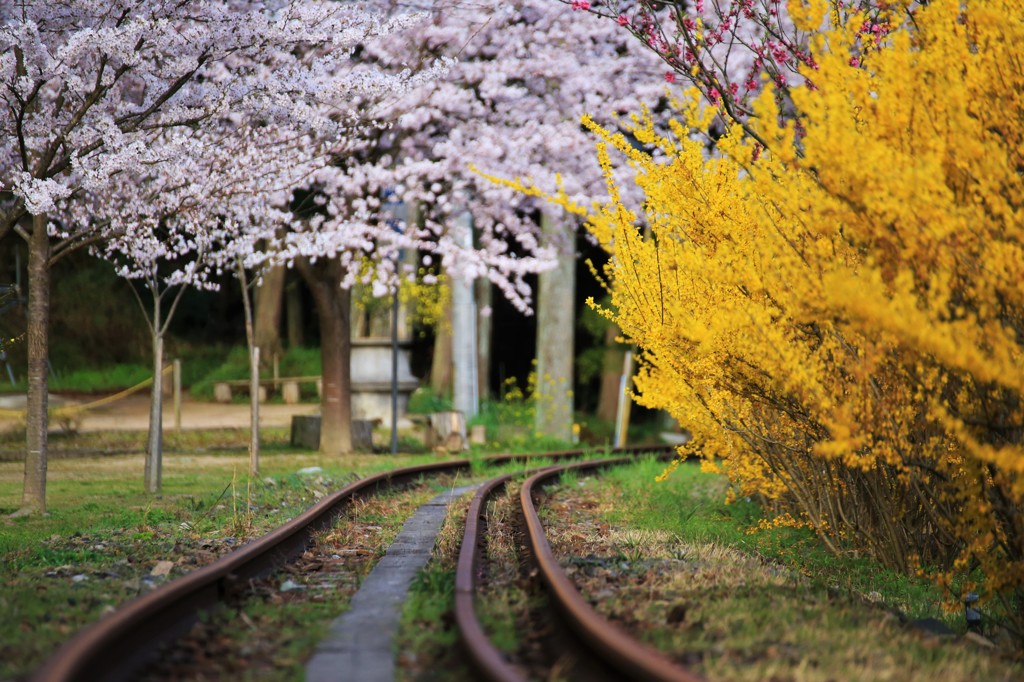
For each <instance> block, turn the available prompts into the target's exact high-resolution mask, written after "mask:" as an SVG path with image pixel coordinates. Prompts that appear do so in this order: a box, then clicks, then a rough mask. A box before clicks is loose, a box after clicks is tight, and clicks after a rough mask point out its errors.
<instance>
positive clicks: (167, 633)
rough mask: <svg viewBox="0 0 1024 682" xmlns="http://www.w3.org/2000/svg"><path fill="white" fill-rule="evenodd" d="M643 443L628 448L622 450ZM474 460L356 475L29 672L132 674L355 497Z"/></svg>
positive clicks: (69, 680) (53, 681) (56, 679)
mask: <svg viewBox="0 0 1024 682" xmlns="http://www.w3.org/2000/svg"><path fill="white" fill-rule="evenodd" d="M641 451H642V450H641V449H640V448H628V449H623V450H620V451H619V452H623V453H628V452H641ZM584 454H586V451H585V450H565V451H559V452H550V453H543V454H538V455H498V456H493V457H485V458H483V459H482V460H479V461H482V462H484V463H485V464H504V463H507V462H510V461H526V460H529V459H534V458H541V457H543V458H548V459H565V458H572V457H579V456H582V455H584ZM471 466H472V463H471V461H470V460H468V459H458V460H450V461H446V462H436V463H430V464H423V465H418V466H411V467H404V468H401V469H394V470H391V471H387V472H384V473H380V474H376V475H374V476H370V477H367V478H365V479H362V480H359V481H356V482H354V483H352V484H350V485H348V486H346V487H344V488H342V489H341V490H339V491H337V492H335V493H333V494H331V495H329V496H327V497H325V498H324V499H323V500H321V501H320V502H319V503H317V504H316V505H314V506H313V507H311V508H310V509H308V510H307V511H306V512H304V513H302V514H300V515H299V516H297V517H296V518H294V519H292V520H291V521H289V522H288V523H286V524H284V525H283V526H281V527H279V528H277V529H276V530H273V531H271V532H270V533H267V534H266V535H264V536H263V537H261V538H259V539H258V540H255V541H254V542H252V543H250V544H248V545H245V546H244V547H240V548H239V549H237V550H235V551H233V552H231V553H230V554H227V555H225V556H223V557H221V558H220V559H218V560H217V561H215V562H213V563H212V564H210V565H208V566H205V567H203V568H200V569H197V570H195V571H193V572H191V573H189V574H187V575H185V576H183V577H181V578H178V579H177V580H174V581H172V582H170V583H168V584H166V585H164V586H163V587H161V588H159V589H156V590H154V591H152V592H150V593H148V594H146V595H144V596H142V597H139V598H137V599H134V600H132V601H130V602H128V603H127V604H125V605H124V606H122V607H121V608H119V609H117V610H116V611H114V612H113V613H111V614H110V615H109V616H106V617H104V618H102V619H100V620H99V621H97V622H96V623H94V624H93V625H91V626H89V627H87V628H85V629H83V630H81V631H80V632H78V633H77V634H76V635H75V636H74V637H72V638H71V639H70V640H68V641H67V642H66V643H65V644H64V645H63V646H61V647H60V648H59V649H57V651H56V652H55V653H54V654H53V655H52V656H51V657H50V658H49V659H48V660H47V661H46V663H44V664H43V666H42V667H40V668H39V669H38V670H37V671H36V673H35V675H34V676H33V677H32V679H33V680H34V681H35V682H79V681H80V682H93V681H95V680H120V679H128V678H130V677H131V675H132V674H133V673H134V672H136V671H137V670H138V669H139V668H140V667H141V666H142V665H143V664H145V663H146V662H147V661H148V660H149V659H151V658H152V656H153V655H154V653H155V652H156V651H157V647H158V646H159V645H160V644H162V643H164V642H167V641H170V640H172V639H174V638H176V637H178V636H180V635H182V634H184V633H185V632H187V631H188V629H189V628H190V627H191V626H192V624H193V623H195V622H196V620H197V619H198V618H199V614H200V613H201V612H203V611H210V610H213V609H215V608H217V607H218V606H219V605H220V604H222V603H223V602H224V601H225V600H226V599H227V597H229V596H230V595H233V594H236V593H238V592H239V591H242V590H244V589H245V588H246V585H247V584H248V583H249V581H250V580H252V579H255V578H259V577H263V576H266V575H268V574H269V573H270V572H272V571H273V570H275V569H277V568H280V567H281V566H282V565H284V564H286V563H288V562H290V561H293V560H295V559H296V558H297V557H299V556H300V555H301V554H302V553H303V552H304V551H305V550H306V549H307V548H308V547H309V546H310V544H311V543H312V538H313V536H314V534H315V533H317V532H318V531H321V530H323V529H326V528H328V527H330V525H331V524H332V523H333V522H334V520H335V518H336V517H337V516H338V515H339V514H341V513H342V512H343V511H344V510H345V508H346V507H347V506H348V505H349V503H350V502H351V501H352V500H354V499H357V498H359V497H365V496H368V495H372V494H374V493H375V492H376V491H377V490H379V489H382V488H390V487H392V486H394V485H397V484H400V483H404V482H408V481H412V480H415V479H416V478H418V477H420V476H425V475H439V474H443V473H454V472H456V471H464V470H468V469H470V467H471Z"/></svg>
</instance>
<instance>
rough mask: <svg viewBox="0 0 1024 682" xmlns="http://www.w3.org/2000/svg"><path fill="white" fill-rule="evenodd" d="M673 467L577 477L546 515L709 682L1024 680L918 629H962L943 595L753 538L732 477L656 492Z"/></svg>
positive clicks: (612, 606) (681, 479) (806, 547)
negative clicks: (728, 497) (932, 623)
mask: <svg viewBox="0 0 1024 682" xmlns="http://www.w3.org/2000/svg"><path fill="white" fill-rule="evenodd" d="M662 468H663V465H662V464H661V463H659V462H656V461H645V462H642V463H640V464H637V465H634V466H629V467H620V468H617V469H614V470H612V471H610V472H608V473H607V474H606V475H605V476H604V477H601V478H594V479H589V480H585V481H582V480H581V481H578V482H576V483H575V484H574V485H573V486H572V487H569V486H565V487H563V488H562V489H561V491H560V492H559V493H558V494H556V495H555V496H553V497H552V498H551V499H550V500H549V501H548V502H546V503H545V505H544V507H543V513H544V515H545V516H546V517H547V518H548V524H549V537H551V538H552V545H553V546H554V548H555V551H556V554H559V555H561V556H563V557H564V562H565V564H566V565H567V568H568V570H569V571H570V573H572V574H573V575H574V578H575V579H576V581H577V583H578V584H580V585H581V586H582V588H581V589H582V590H583V592H584V594H585V595H587V596H588V597H589V598H590V599H591V600H592V601H593V602H594V603H595V604H597V607H598V609H599V610H600V611H602V613H604V614H605V615H606V616H608V617H610V618H612V619H613V620H616V621H618V622H620V623H621V624H623V625H624V626H626V627H627V628H628V629H631V630H633V631H635V632H637V633H639V635H640V636H641V637H642V638H644V639H646V640H647V641H649V642H650V643H651V644H653V645H655V646H656V647H657V648H660V649H662V650H664V651H666V652H671V655H672V656H673V657H675V658H676V659H677V660H680V661H682V662H684V663H686V664H688V665H691V666H694V667H695V668H696V669H697V670H698V671H700V672H701V673H702V674H704V675H706V676H707V677H708V678H709V679H711V680H763V679H799V680H828V679H901V680H914V679H918V680H931V679H935V680H974V679H991V680H999V679H1002V680H1010V679H1020V678H1021V676H1022V675H1024V665H1022V664H1021V663H1020V661H1018V662H1016V663H1013V662H1012V661H1010V660H1009V659H1007V658H1004V657H1002V656H1000V655H996V654H993V653H990V652H989V651H988V650H987V649H983V648H981V647H979V646H978V645H977V644H976V643H974V642H975V640H971V639H970V638H968V637H965V636H957V635H954V636H946V637H945V638H939V637H936V636H932V635H928V634H925V633H923V632H921V631H918V630H916V629H914V628H912V627H909V626H908V625H907V624H906V623H905V621H906V620H908V619H909V618H920V617H931V618H935V619H939V620H942V619H944V620H945V621H946V623H947V625H948V626H949V627H951V628H952V629H954V630H956V631H958V632H960V633H961V634H962V633H963V631H964V626H963V622H962V621H963V618H962V615H954V616H950V615H947V614H944V613H943V612H942V611H941V609H940V607H939V603H940V601H941V595H940V594H939V593H938V591H937V590H936V589H935V588H934V587H933V586H932V585H930V584H928V583H925V582H923V581H920V580H914V579H910V578H907V577H905V576H903V575H900V574H896V573H893V572H891V571H888V570H886V569H884V568H881V567H879V566H878V565H877V564H875V563H874V562H872V561H870V560H868V559H865V558H861V557H854V556H840V557H836V556H833V555H831V554H829V553H828V552H826V551H825V549H824V548H823V547H822V546H821V545H820V543H818V541H817V540H816V538H815V537H814V536H813V534H811V533H809V532H806V531H798V530H794V529H788V528H781V529H780V528H776V529H772V530H764V531H757V532H755V533H750V532H748V531H749V530H750V529H751V527H753V526H754V525H756V522H757V520H758V519H759V518H760V512H759V510H758V509H757V507H756V506H755V505H753V504H751V503H749V502H746V501H743V502H739V503H736V504H733V505H728V506H727V505H724V504H723V503H722V499H723V498H724V493H725V486H726V484H725V482H724V481H723V479H721V478H720V477H717V476H712V475H708V474H703V473H701V472H700V471H699V469H698V468H697V467H696V466H683V467H680V468H679V469H678V470H677V472H676V473H675V474H673V476H672V477H670V478H669V479H668V481H666V482H664V483H660V484H659V483H655V481H654V478H655V476H656V475H657V474H658V473H659V472H660V471H661V469H662ZM988 634H991V633H988ZM978 641H980V640H978ZM1003 653H1004V654H1010V652H1009V650H1006V651H1004V652H1003Z"/></svg>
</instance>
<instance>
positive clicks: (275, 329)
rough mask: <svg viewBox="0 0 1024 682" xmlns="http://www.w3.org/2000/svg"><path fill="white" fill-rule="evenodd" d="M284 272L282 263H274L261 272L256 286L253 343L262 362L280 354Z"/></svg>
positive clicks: (285, 271)
mask: <svg viewBox="0 0 1024 682" xmlns="http://www.w3.org/2000/svg"><path fill="white" fill-rule="evenodd" d="M286 274H287V270H286V269H285V267H284V266H283V265H276V266H274V267H272V268H270V269H269V270H267V271H266V272H265V273H263V281H262V282H260V285H259V286H258V287H257V288H256V313H255V315H253V317H252V320H253V328H254V330H255V337H256V340H255V343H254V345H256V346H259V348H260V352H261V355H262V356H263V361H264V362H270V361H272V360H273V358H274V357H275V356H277V357H280V356H281V308H282V307H283V306H282V303H283V300H284V280H285V275H286Z"/></svg>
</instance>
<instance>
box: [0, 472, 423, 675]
mask: <svg viewBox="0 0 1024 682" xmlns="http://www.w3.org/2000/svg"><path fill="white" fill-rule="evenodd" d="M436 459H437V458H436V456H400V457H381V456H352V457H349V458H340V459H339V458H325V457H321V456H320V455H318V454H311V453H295V452H291V453H264V456H263V457H262V458H261V477H260V478H259V479H253V480H247V476H246V473H245V472H246V471H247V456H246V455H245V454H244V453H238V452H236V453H234V454H209V453H202V452H193V453H189V454H179V455H168V456H165V460H164V476H163V483H164V486H163V492H162V493H161V494H160V495H156V496H152V495H147V494H146V493H144V492H143V481H142V477H143V458H142V456H141V455H116V456H103V457H77V458H66V459H54V460H52V461H51V462H50V467H49V484H48V494H47V498H48V507H49V514H48V515H47V516H45V517H37V516H33V517H24V518H18V519H10V518H4V517H0V612H2V613H4V614H5V618H3V619H0V679H12V678H18V677H21V676H24V675H26V674H28V673H29V672H30V671H31V670H33V669H34V668H35V667H37V666H38V665H39V664H41V663H42V661H43V660H44V659H45V658H46V657H47V656H48V655H49V654H50V653H51V652H52V651H53V650H54V649H55V648H56V647H57V646H58V645H59V644H60V643H61V642H62V641H63V640H65V639H67V638H68V637H69V636H70V635H72V634H73V633H74V632H75V631H76V630H78V629H80V628H81V627H83V626H85V625H87V624H88V623H90V622H92V621H94V620H95V619H97V618H98V617H99V616H100V615H101V614H102V613H104V612H105V611H107V610H109V609H111V608H114V607H116V606H117V605H119V604H121V603H123V602H124V601H127V600H128V599H131V598H133V597H135V596H137V595H138V594H141V593H142V592H144V591H146V590H147V589H149V587H150V585H152V584H157V583H159V582H160V581H161V580H163V579H152V578H151V577H150V572H151V571H152V569H153V568H154V566H155V565H156V564H157V562H159V561H171V562H178V561H179V560H180V559H181V558H182V556H198V557H203V556H206V557H207V558H208V559H209V560H213V559H214V558H215V556H216V555H219V554H221V553H223V552H225V551H229V550H230V549H232V548H234V547H237V546H238V545H239V544H240V543H242V542H244V541H245V540H246V539H247V538H252V537H258V536H259V535H262V534H263V533H265V532H267V531H268V530H270V529H272V528H274V527H276V526H278V525H280V524H281V523H283V522H284V521H286V520H288V519H290V518H293V517H294V516H295V515H296V514H298V513H300V512H302V511H304V510H305V509H307V508H308V507H310V506H311V505H312V504H314V503H315V502H316V501H317V500H318V499H320V498H321V497H322V496H323V495H325V494H328V493H329V492H332V491H333V490H336V489H338V488H340V487H342V486H343V485H345V484H346V483H348V482H349V481H351V480H352V479H353V476H354V475H358V476H366V475H370V474H373V473H376V472H379V471H383V470H387V469H391V468H394V467H397V466H405V465H409V464H412V463H421V462H426V461H436ZM314 466H317V467H321V469H322V472H320V473H315V474H311V475H301V476H300V475H298V474H297V473H296V472H297V471H298V470H299V469H302V468H304V467H314ZM21 469H22V465H21V464H20V463H19V462H0V513H5V512H6V513H9V512H11V511H14V510H15V509H16V508H17V507H18V506H19V504H20V500H21V476H22V471H21ZM193 567H194V566H190V565H182V564H178V563H175V567H174V569H172V571H171V574H170V576H169V577H170V578H174V577H176V576H178V575H181V573H182V572H184V571H186V570H190V569H191V568H193Z"/></svg>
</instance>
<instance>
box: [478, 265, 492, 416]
mask: <svg viewBox="0 0 1024 682" xmlns="http://www.w3.org/2000/svg"><path fill="white" fill-rule="evenodd" d="M493 299H494V291H493V289H492V287H491V282H490V281H489V280H487V279H485V278H483V277H481V278H480V279H478V280H477V281H476V304H477V316H476V336H477V352H476V357H477V381H478V383H479V388H478V389H477V394H478V395H479V397H480V400H487V399H489V398H490V397H491V390H490V379H491V338H492V337H493V336H494V317H493V316H492V315H491V313H490V310H491V304H492V303H493V302H494V300H493ZM484 309H486V310H487V311H488V313H487V314H486V315H484V314H482V312H481V311H483V310H484Z"/></svg>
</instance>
